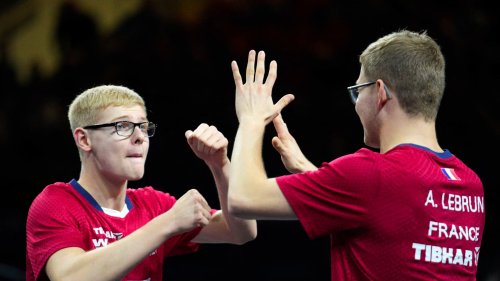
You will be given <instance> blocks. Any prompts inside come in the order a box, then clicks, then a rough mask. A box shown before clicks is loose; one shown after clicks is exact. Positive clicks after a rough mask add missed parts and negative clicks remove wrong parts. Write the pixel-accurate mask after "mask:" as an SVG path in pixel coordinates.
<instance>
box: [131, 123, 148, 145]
mask: <svg viewBox="0 0 500 281" xmlns="http://www.w3.org/2000/svg"><path fill="white" fill-rule="evenodd" d="M131 138H132V142H133V143H142V142H144V140H145V139H146V135H144V133H143V132H142V130H141V128H140V127H139V126H137V125H136V126H134V130H133V132H132V136H131Z"/></svg>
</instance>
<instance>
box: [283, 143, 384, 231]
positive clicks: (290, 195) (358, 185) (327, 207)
mask: <svg viewBox="0 0 500 281" xmlns="http://www.w3.org/2000/svg"><path fill="white" fill-rule="evenodd" d="M372 154H374V153H373V152H371V151H369V150H367V149H362V150H359V151H358V152H356V153H354V154H350V155H346V156H343V157H340V158H337V159H335V160H333V161H332V162H330V163H323V164H322V166H321V167H320V168H319V169H318V170H316V171H311V172H305V173H299V174H292V175H286V176H281V177H278V178H276V181H277V183H278V185H279V187H280V189H281V191H282V192H283V195H284V196H285V198H286V199H287V201H288V203H289V204H290V206H291V207H292V209H293V210H294V212H295V214H296V215H297V217H298V219H299V221H300V222H301V224H302V226H303V228H304V230H305V231H306V233H307V235H308V236H309V238H311V239H313V238H317V237H320V236H323V235H328V234H332V233H333V234H334V235H335V233H339V232H341V231H347V230H355V229H357V228H359V227H362V225H363V223H364V221H365V220H366V217H367V216H366V214H367V212H369V209H370V204H371V203H370V202H371V201H370V198H373V196H374V193H375V192H376V190H377V188H378V186H379V182H380V176H379V175H378V172H377V168H376V166H377V161H376V159H375V158H374V156H373V155H372Z"/></svg>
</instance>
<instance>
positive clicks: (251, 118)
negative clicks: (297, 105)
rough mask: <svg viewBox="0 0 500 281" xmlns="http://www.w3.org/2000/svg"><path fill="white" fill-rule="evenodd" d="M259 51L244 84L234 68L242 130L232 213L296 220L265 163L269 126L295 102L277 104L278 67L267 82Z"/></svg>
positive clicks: (273, 64) (233, 181)
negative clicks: (267, 126) (265, 135)
mask: <svg viewBox="0 0 500 281" xmlns="http://www.w3.org/2000/svg"><path fill="white" fill-rule="evenodd" d="M255 55H256V54H255V51H253V50H252V51H250V53H249V56H248V64H247V68H246V81H245V84H243V81H242V78H241V75H240V73H239V69H238V65H237V64H236V62H234V61H233V62H232V64H231V67H232V71H233V77H234V81H235V85H236V97H235V99H236V100H235V105H236V114H237V116H238V121H239V127H238V132H237V134H236V139H235V143H234V147H233V153H232V156H231V162H232V164H231V177H230V181H229V206H230V210H231V212H232V213H234V214H235V215H237V216H239V217H243V218H255V219H296V215H295V213H294V212H293V210H292V209H291V207H290V205H289V204H288V202H287V201H286V198H285V197H284V196H283V194H282V192H281V190H280V189H279V187H278V184H277V183H276V180H275V179H274V178H268V177H267V174H266V171H265V168H264V164H263V160H262V142H263V136H264V130H265V126H266V125H267V124H269V123H270V122H271V121H272V120H273V119H275V118H276V117H277V116H278V115H279V114H280V112H281V110H282V109H283V108H284V107H285V106H286V105H287V104H288V103H290V102H291V101H292V100H293V98H294V97H293V95H286V96H284V97H282V98H281V99H280V100H279V101H278V102H277V103H276V104H274V103H273V100H272V97H271V94H272V87H273V85H274V82H275V80H276V74H277V64H276V62H275V61H272V62H271V63H270V69H269V74H268V76H267V79H266V81H265V82H264V72H265V66H264V59H265V54H264V52H262V51H261V52H259V55H258V61H257V69H256V70H255V66H254V64H255Z"/></svg>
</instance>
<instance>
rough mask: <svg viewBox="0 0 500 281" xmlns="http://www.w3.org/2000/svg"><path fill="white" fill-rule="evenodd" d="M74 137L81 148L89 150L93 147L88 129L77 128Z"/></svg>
mask: <svg viewBox="0 0 500 281" xmlns="http://www.w3.org/2000/svg"><path fill="white" fill-rule="evenodd" d="M73 138H74V139H75V143H76V146H78V148H79V149H81V150H83V151H87V152H88V151H90V150H91V149H92V146H91V142H90V138H89V137H88V135H87V131H85V130H84V129H83V128H76V129H75V131H74V132H73Z"/></svg>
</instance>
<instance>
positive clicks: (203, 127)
mask: <svg viewBox="0 0 500 281" xmlns="http://www.w3.org/2000/svg"><path fill="white" fill-rule="evenodd" d="M186 139H187V141H188V144H189V146H190V147H191V149H192V150H193V152H194V153H195V154H196V156H198V157H199V158H200V159H202V160H204V161H205V163H206V164H207V166H208V167H209V169H210V171H211V172H212V175H213V177H214V181H215V184H216V186H217V193H218V196H219V203H220V207H221V211H218V212H217V213H215V214H214V215H213V217H212V219H211V220H210V223H209V224H208V225H207V226H206V227H204V228H203V229H202V231H201V232H200V233H199V234H198V236H196V237H195V238H194V239H193V241H195V242H200V243H233V244H244V243H246V242H248V241H250V240H253V239H255V237H256V236H257V223H256V221H255V220H244V219H240V218H237V217H234V216H233V215H231V214H230V213H229V211H228V206H227V194H228V181H229V170H230V166H231V162H230V161H229V158H228V157H227V146H228V140H227V138H226V137H224V135H223V134H222V133H221V132H219V131H218V130H217V128H216V127H215V126H208V125H207V124H204V123H203V124H200V125H199V126H198V128H196V130H194V131H191V130H188V131H187V132H186Z"/></svg>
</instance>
